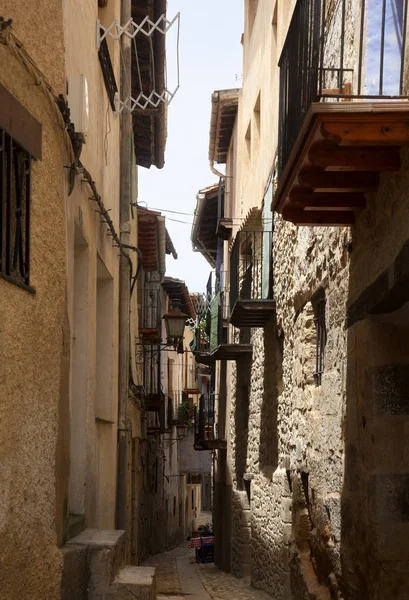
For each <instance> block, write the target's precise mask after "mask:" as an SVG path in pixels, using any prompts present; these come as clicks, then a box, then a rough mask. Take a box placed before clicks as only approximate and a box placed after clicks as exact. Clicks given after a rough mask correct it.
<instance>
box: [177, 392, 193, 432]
mask: <svg viewBox="0 0 409 600" xmlns="http://www.w3.org/2000/svg"><path fill="white" fill-rule="evenodd" d="M172 413H173V424H174V425H185V426H186V427H188V426H189V425H191V424H192V423H193V419H194V406H193V401H192V400H191V399H190V398H189V395H188V394H187V393H186V392H184V391H182V390H180V391H174V392H172Z"/></svg>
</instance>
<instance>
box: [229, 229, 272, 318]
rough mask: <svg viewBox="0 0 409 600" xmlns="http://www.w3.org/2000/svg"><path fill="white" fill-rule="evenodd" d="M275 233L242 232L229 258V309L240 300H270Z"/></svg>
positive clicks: (237, 237)
mask: <svg viewBox="0 0 409 600" xmlns="http://www.w3.org/2000/svg"><path fill="white" fill-rule="evenodd" d="M272 242H273V232H272V231H267V230H260V231H239V232H238V233H237V235H236V239H235V242H234V246H233V249H232V252H231V258H230V307H231V309H232V310H233V308H234V305H235V303H236V301H237V300H262V299H264V300H267V299H269V298H272V296H273V285H272Z"/></svg>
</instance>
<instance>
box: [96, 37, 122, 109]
mask: <svg viewBox="0 0 409 600" xmlns="http://www.w3.org/2000/svg"><path fill="white" fill-rule="evenodd" d="M103 34H104V30H103V29H101V35H103ZM98 58H99V62H100V65H101V69H102V75H103V77H104V83H105V88H106V91H107V94H108V98H109V103H110V105H111V108H112V110H113V111H115V110H116V107H115V96H116V94H117V93H118V86H117V84H116V80H115V73H114V69H113V66H112V61H111V56H110V54H109V49H108V43H107V40H106V38H104V39H103V40H102V42H101V45H100V48H99V50H98Z"/></svg>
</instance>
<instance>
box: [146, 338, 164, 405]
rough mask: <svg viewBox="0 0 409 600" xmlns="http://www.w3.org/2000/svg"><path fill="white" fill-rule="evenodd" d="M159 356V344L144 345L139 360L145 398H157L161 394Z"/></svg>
mask: <svg viewBox="0 0 409 600" xmlns="http://www.w3.org/2000/svg"><path fill="white" fill-rule="evenodd" d="M160 355H161V348H160V346H159V344H145V345H144V346H143V348H142V351H141V358H142V367H143V387H144V392H145V396H159V395H160V393H161V373H160Z"/></svg>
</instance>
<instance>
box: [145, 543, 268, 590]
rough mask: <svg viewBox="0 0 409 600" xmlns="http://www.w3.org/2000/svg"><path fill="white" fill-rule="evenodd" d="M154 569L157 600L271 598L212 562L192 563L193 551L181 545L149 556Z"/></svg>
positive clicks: (147, 562)
mask: <svg viewBox="0 0 409 600" xmlns="http://www.w3.org/2000/svg"><path fill="white" fill-rule="evenodd" d="M144 565H145V566H153V567H155V568H156V576H157V594H158V595H157V598H158V600H231V599H232V598H234V600H271V598H272V596H270V595H269V594H267V593H265V592H262V591H260V590H255V589H254V588H252V587H250V586H249V585H247V584H246V583H245V582H244V581H243V580H241V579H237V578H236V577H234V576H233V575H230V574H228V573H224V572H223V571H221V570H220V569H218V568H217V567H216V566H215V565H214V564H213V563H210V564H203V565H202V564H196V562H195V553H194V550H191V549H189V548H188V547H187V544H186V547H184V546H182V547H180V548H177V549H176V550H172V551H170V552H165V553H163V554H158V555H156V556H153V557H151V558H150V559H148V560H147V561H146V562H145V563H144Z"/></svg>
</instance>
